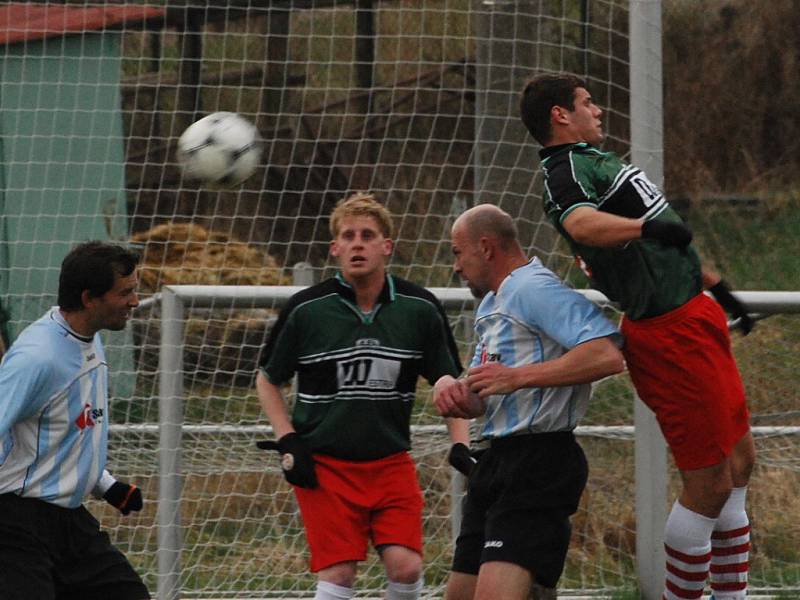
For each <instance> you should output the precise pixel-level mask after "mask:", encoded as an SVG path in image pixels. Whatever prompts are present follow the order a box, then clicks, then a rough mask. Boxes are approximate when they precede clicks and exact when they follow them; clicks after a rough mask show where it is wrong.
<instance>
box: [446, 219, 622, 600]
mask: <svg viewBox="0 0 800 600" xmlns="http://www.w3.org/2000/svg"><path fill="white" fill-rule="evenodd" d="M452 247H453V254H454V255H455V265H454V269H455V271H456V273H458V274H459V275H461V277H462V279H464V280H465V281H466V283H467V285H468V286H469V288H470V290H471V291H472V293H473V295H474V296H475V297H477V298H483V300H482V301H481V303H480V306H479V307H478V310H477V313H476V315H475V331H476V333H477V338H478V340H477V342H478V343H477V347H476V348H475V355H474V357H473V359H472V367H471V368H470V369H469V372H468V376H467V377H466V378H465V379H461V380H456V379H454V378H453V377H450V376H444V377H442V378H441V379H440V380H439V381H437V382H436V385H435V387H434V402H435V404H436V408H437V410H438V411H439V413H440V414H442V415H444V416H448V417H461V418H471V417H478V416H483V426H482V427H481V432H480V435H481V439H482V440H486V441H488V442H489V448H488V449H487V450H485V452H483V453H482V454H481V456H480V459H479V460H478V462H477V464H476V465H475V467H474V468H473V469H472V472H471V473H470V474H469V483H468V488H467V496H466V500H465V502H464V510H463V515H464V516H463V520H462V522H461V530H460V532H459V535H458V539H457V541H456V549H455V553H454V557H453V570H452V571H453V572H452V573H451V574H450V579H449V581H448V583H447V593H446V595H445V598H446V599H447V600H472V599H473V598H474V599H476V600H494V599H496V598H502V599H503V600H525V599H527V598H528V597H529V593H530V590H531V588H532V586H533V585H534V583H535V584H538V585H540V586H542V587H544V588H554V587H556V583H557V582H558V579H559V577H560V576H561V571H562V569H563V567H564V560H565V558H566V555H567V548H568V546H569V539H570V522H569V517H570V515H572V514H573V513H574V512H575V511H576V510H577V508H578V501H579V500H580V497H581V494H582V493H583V489H584V487H585V485H586V477H587V465H586V458H585V456H584V454H583V450H582V449H581V447H580V445H578V443H577V441H576V440H575V436H574V434H573V433H572V431H573V429H575V427H576V425H577V423H578V420H579V419H580V418H581V417H582V416H583V414H584V413H585V412H586V409H587V405H588V402H589V395H590V385H589V384H590V382H592V381H596V380H597V379H600V378H602V377H605V376H607V375H611V374H614V373H619V372H621V371H622V370H623V368H624V366H623V361H622V354H621V353H620V351H619V349H618V346H619V345H620V344H621V336H620V335H619V333H618V332H617V328H616V327H615V326H614V324H613V323H611V322H610V321H609V320H608V319H606V318H605V317H603V315H602V313H601V312H600V309H599V308H597V307H596V306H595V305H594V304H592V303H591V302H590V301H589V300H587V299H586V298H585V297H584V296H582V295H581V294H579V293H578V292H576V291H575V290H572V289H570V288H568V287H567V286H566V285H564V284H563V283H562V282H561V281H560V280H559V279H558V278H557V277H556V276H555V275H554V274H553V273H552V272H551V271H549V270H548V269H546V268H545V267H544V266H543V265H542V263H541V262H540V261H539V260H538V259H536V258H534V259H533V260H528V258H527V257H526V256H525V254H524V253H523V251H522V248H521V247H520V245H519V242H518V240H517V232H516V228H515V227H514V222H513V221H512V219H511V217H510V216H509V215H508V214H507V213H505V212H504V211H502V210H500V209H499V208H497V207H496V206H493V205H491V204H482V205H479V206H476V207H474V208H471V209H469V210H468V211H466V212H464V213H463V214H462V215H461V216H459V217H458V219H457V220H456V222H455V223H454V224H453V229H452ZM451 454H452V453H451ZM454 466H456V468H458V466H457V465H455V464H454ZM459 470H461V469H459Z"/></svg>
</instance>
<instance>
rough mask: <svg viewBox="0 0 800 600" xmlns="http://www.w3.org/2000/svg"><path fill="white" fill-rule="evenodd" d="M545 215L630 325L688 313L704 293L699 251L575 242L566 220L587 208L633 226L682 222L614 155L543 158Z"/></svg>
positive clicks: (553, 152)
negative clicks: (677, 310)
mask: <svg viewBox="0 0 800 600" xmlns="http://www.w3.org/2000/svg"><path fill="white" fill-rule="evenodd" d="M540 156H541V159H542V162H541V166H542V171H543V173H544V190H545V192H544V209H545V212H546V213H547V216H548V217H549V218H550V219H551V220H552V222H553V224H554V225H555V227H556V229H558V231H559V233H560V234H561V235H562V236H564V238H565V239H566V240H567V241H568V242H569V245H570V247H571V249H572V252H573V253H574V254H575V257H576V259H577V260H578V263H579V265H580V266H581V268H583V270H584V271H585V272H586V274H587V275H588V276H589V278H590V279H591V280H592V285H593V286H594V287H596V288H597V289H598V290H600V291H601V292H603V293H604V294H605V295H606V296H608V297H609V298H610V299H611V300H614V301H616V302H618V303H619V305H620V307H621V308H622V310H623V311H624V312H625V315H626V316H627V317H628V318H630V319H634V320H636V319H644V318H649V317H655V316H658V315H662V314H664V313H667V312H669V311H671V310H673V309H675V308H678V307H679V306H682V305H683V304H685V303H686V302H687V301H689V300H690V299H691V298H693V297H694V296H696V295H697V294H699V293H700V291H701V290H702V279H701V275H700V259H699V257H698V256H697V253H696V252H695V251H694V249H693V248H692V247H691V246H689V247H688V248H686V249H679V248H672V247H667V246H664V245H663V244H661V243H659V242H657V241H654V240H641V239H640V240H633V241H631V242H628V243H627V244H625V245H624V246H618V247H615V248H600V247H596V246H586V245H584V244H580V243H578V242H576V241H575V240H573V239H572V238H571V237H570V235H569V233H567V231H566V230H565V229H564V226H563V222H564V219H565V218H566V217H567V216H568V215H569V214H570V213H571V212H572V211H573V210H575V209H576V208H578V207H579V206H591V207H592V208H595V209H597V210H601V211H603V212H607V213H611V214H614V215H618V216H621V217H628V218H632V219H645V220H648V221H649V220H650V219H664V220H668V221H677V222H679V221H680V220H681V218H680V217H679V216H678V214H677V213H676V212H675V211H674V210H673V209H672V208H671V207H670V206H669V204H668V203H667V200H666V198H665V197H664V194H663V193H662V192H661V190H659V189H658V187H657V186H656V185H654V184H653V183H652V182H651V181H650V180H649V179H648V178H647V176H646V175H645V173H644V172H643V171H642V170H641V169H638V168H637V167H634V166H633V165H629V164H627V163H625V162H623V161H622V160H620V159H619V157H617V155H616V154H614V153H612V152H602V151H600V150H598V149H597V148H595V147H593V146H591V145H590V144H585V143H578V144H564V145H561V146H551V147H549V148H544V149H542V150H541V151H540Z"/></svg>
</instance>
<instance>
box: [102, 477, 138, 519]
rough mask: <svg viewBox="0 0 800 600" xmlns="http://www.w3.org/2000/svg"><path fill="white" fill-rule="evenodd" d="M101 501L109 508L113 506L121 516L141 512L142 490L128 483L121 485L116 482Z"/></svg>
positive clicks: (121, 483)
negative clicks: (107, 504)
mask: <svg viewBox="0 0 800 600" xmlns="http://www.w3.org/2000/svg"><path fill="white" fill-rule="evenodd" d="M103 499H104V500H105V501H106V502H108V503H109V504H110V505H111V506H114V507H115V508H117V509H118V510H119V512H121V513H122V514H123V515H127V514H128V513H130V512H131V511H138V510H142V506H143V505H144V503H143V501H142V490H140V489H139V488H138V487H136V486H135V485H132V484H130V483H123V482H122V481H116V482H114V484H113V485H112V486H111V487H110V488H108V490H107V491H106V493H105V494H103Z"/></svg>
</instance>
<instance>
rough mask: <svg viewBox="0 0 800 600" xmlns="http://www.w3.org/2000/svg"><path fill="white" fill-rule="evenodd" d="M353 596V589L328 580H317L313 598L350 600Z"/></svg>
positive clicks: (318, 599)
mask: <svg viewBox="0 0 800 600" xmlns="http://www.w3.org/2000/svg"><path fill="white" fill-rule="evenodd" d="M352 597H353V589H352V588H347V587H342V586H341V585H336V584H335V583H330V582H328V581H318V582H317V593H316V594H314V600H350V598H352Z"/></svg>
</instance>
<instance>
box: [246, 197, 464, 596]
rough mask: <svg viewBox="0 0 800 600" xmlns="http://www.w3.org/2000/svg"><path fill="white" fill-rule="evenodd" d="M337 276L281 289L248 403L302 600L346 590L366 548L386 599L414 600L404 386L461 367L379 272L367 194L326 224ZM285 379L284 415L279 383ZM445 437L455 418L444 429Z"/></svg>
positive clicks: (425, 304) (408, 405)
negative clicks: (309, 582)
mask: <svg viewBox="0 0 800 600" xmlns="http://www.w3.org/2000/svg"><path fill="white" fill-rule="evenodd" d="M330 231H331V236H332V242H331V247H330V251H331V255H332V256H333V257H334V258H335V259H336V261H337V263H338V265H339V268H340V270H339V272H338V273H336V275H335V276H334V277H332V278H330V279H328V280H326V281H323V282H322V283H319V284H317V285H314V286H312V287H310V288H307V289H305V290H303V291H301V292H299V293H297V294H295V295H294V296H293V297H292V298H291V299H290V300H289V303H288V304H287V306H286V307H285V308H284V309H283V310H282V311H281V313H280V316H279V317H278V321H277V322H276V324H275V326H274V327H273V328H272V331H271V332H270V335H269V338H268V340H267V343H266V346H265V348H264V351H263V353H262V356H261V360H260V365H261V368H260V370H259V373H258V375H257V378H256V386H257V391H258V396H259V400H260V401H261V404H262V406H263V408H264V412H265V413H266V415H267V417H268V418H269V420H270V422H271V424H272V427H273V429H274V431H275V435H276V437H277V438H278V439H277V442H260V443H259V445H260V447H262V448H276V449H277V450H278V451H279V452H280V453H281V466H282V468H283V473H284V475H285V477H286V479H287V481H288V482H289V483H291V484H292V485H293V486H294V491H295V494H296V497H297V502H298V505H299V507H300V512H301V514H302V517H303V524H304V526H305V531H306V538H307V540H308V545H309V547H310V550H311V571H312V572H315V573H317V579H318V581H317V589H316V595H315V596H314V598H315V599H316V600H344V599H347V598H352V597H353V594H354V590H353V583H354V581H355V576H356V569H357V565H358V562H360V561H363V560H364V559H365V558H366V553H367V549H368V545H369V543H370V542H372V544H373V545H374V546H375V548H376V549H377V551H378V553H379V555H380V558H381V560H382V562H383V564H384V567H385V570H386V576H387V579H388V584H387V588H386V595H385V598H386V599H387V600H415V599H416V598H418V597H419V595H420V592H421V590H422V587H423V581H422V508H423V500H422V493H421V491H420V488H419V483H418V482H417V476H416V469H415V466H414V463H413V462H412V460H411V457H410V456H409V454H408V450H409V447H410V419H411V412H412V408H413V405H414V397H415V387H416V383H417V378H418V377H419V376H420V375H422V376H423V377H425V378H426V379H427V380H428V381H429V382H430V383H431V384H433V383H434V382H435V381H436V380H437V379H438V378H440V377H441V376H443V375H445V374H447V375H453V376H456V375H458V373H459V372H460V371H461V365H460V361H459V357H458V352H457V348H456V345H455V342H454V340H453V335H452V333H451V331H450V327H449V325H448V322H447V318H446V316H445V313H444V310H443V308H442V306H441V305H440V303H439V302H438V301H437V300H436V298H435V297H434V296H433V294H431V293H430V292H428V291H427V290H425V289H423V288H421V287H418V286H416V285H414V284H412V283H410V282H408V281H404V280H403V279H400V278H399V277H395V276H393V275H389V274H388V273H387V272H386V269H385V261H386V259H387V258H388V257H389V256H390V255H391V253H392V249H393V242H392V220H391V215H390V214H389V212H388V211H387V210H386V208H385V207H384V206H382V205H381V204H380V203H378V202H377V201H376V200H375V199H374V198H373V196H372V195H369V194H363V193H357V194H354V195H353V196H351V197H350V198H348V199H347V200H344V201H341V202H339V204H337V206H336V208H335V209H334V211H333V213H332V214H331V217H330ZM295 373H297V396H296V402H295V406H294V410H293V413H292V416H291V418H290V416H289V413H288V410H287V407H286V404H285V402H284V399H283V396H282V394H281V390H280V387H279V386H281V385H283V384H285V383H287V382H288V381H289V380H291V378H292V377H293V375H294V374H295ZM448 427H449V429H450V433H451V438H452V439H453V441H454V442H455V441H460V442H465V441H467V439H468V432H467V422H466V421H461V420H458V419H451V420H448Z"/></svg>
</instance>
